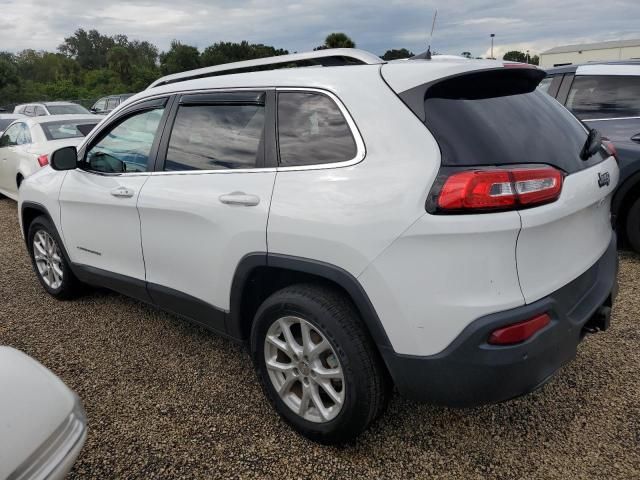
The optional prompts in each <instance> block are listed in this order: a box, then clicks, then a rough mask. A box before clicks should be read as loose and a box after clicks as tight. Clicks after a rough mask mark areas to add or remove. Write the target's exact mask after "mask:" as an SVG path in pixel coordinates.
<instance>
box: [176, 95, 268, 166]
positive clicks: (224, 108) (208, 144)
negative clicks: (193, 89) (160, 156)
mask: <svg viewBox="0 0 640 480" xmlns="http://www.w3.org/2000/svg"><path fill="white" fill-rule="evenodd" d="M264 120H265V116H264V105H255V104H250V105H225V104H220V105H181V106H180V108H179V109H178V113H177V114H176V119H175V122H174V125H173V130H172V132H171V138H170V140H169V148H168V149H167V159H166V161H165V167H164V169H165V170H167V171H179V170H221V169H237V168H255V167H256V165H257V163H258V159H259V158H260V152H261V150H262V145H263V142H262V138H263V132H264Z"/></svg>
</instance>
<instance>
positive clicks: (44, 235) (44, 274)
mask: <svg viewBox="0 0 640 480" xmlns="http://www.w3.org/2000/svg"><path fill="white" fill-rule="evenodd" d="M27 246H28V249H29V255H30V256H31V264H32V266H33V270H34V272H35V274H36V277H38V281H39V282H40V285H42V287H43V288H44V289H45V290H46V291H47V293H48V294H49V295H51V296H53V297H55V298H57V299H59V300H66V299H70V298H74V297H76V296H77V295H78V294H79V293H80V292H81V290H82V285H81V283H80V281H79V280H78V279H77V278H76V276H75V275H74V274H73V272H72V271H71V268H70V267H69V263H68V262H67V259H66V257H65V255H64V253H63V251H62V242H61V241H60V237H59V236H58V232H57V231H56V229H55V227H54V226H53V225H52V224H51V222H50V221H49V219H47V218H46V217H44V216H40V217H37V218H36V219H34V220H33V222H31V224H30V225H29V233H28V234H27Z"/></svg>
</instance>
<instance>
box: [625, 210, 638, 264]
mask: <svg viewBox="0 0 640 480" xmlns="http://www.w3.org/2000/svg"><path fill="white" fill-rule="evenodd" d="M625 231H626V233H627V239H628V240H629V245H631V248H632V249H633V251H635V252H636V253H640V198H638V199H636V201H635V202H633V205H631V208H630V209H629V213H627V222H626V225H625Z"/></svg>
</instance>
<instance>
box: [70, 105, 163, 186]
mask: <svg viewBox="0 0 640 480" xmlns="http://www.w3.org/2000/svg"><path fill="white" fill-rule="evenodd" d="M174 100H175V95H172V94H164V95H160V96H156V97H151V98H144V99H141V100H140V101H139V102H136V103H134V104H133V105H130V106H129V107H127V108H126V109H125V110H122V111H121V112H119V113H118V114H117V115H115V116H114V117H112V118H111V119H110V121H109V123H106V124H104V125H102V126H101V127H100V129H99V130H96V129H94V130H92V131H91V133H90V134H89V136H88V137H87V139H86V141H85V142H83V144H82V147H81V148H80V149H79V150H78V159H79V160H80V161H81V162H82V163H84V160H85V157H86V154H87V152H88V151H89V150H91V148H93V147H94V146H95V144H96V143H97V142H99V141H100V140H102V138H103V137H104V135H103V133H105V132H108V131H111V130H112V129H113V128H114V127H116V126H117V125H118V124H120V123H122V122H124V121H125V120H127V119H128V118H130V117H132V116H134V115H136V114H138V113H141V112H144V111H146V110H155V109H157V108H161V107H164V112H163V114H162V118H161V119H160V124H159V125H158V130H157V131H156V135H155V137H154V139H153V143H152V144H151V150H150V152H149V160H148V162H147V170H146V171H145V172H116V173H112V172H98V171H95V170H89V169H86V168H81V167H79V169H80V170H82V171H83V172H86V173H90V174H93V175H102V176H108V177H121V176H140V175H150V174H151V173H153V169H154V166H155V163H156V161H157V157H158V146H159V145H160V141H161V139H162V134H163V132H164V129H165V127H166V124H167V119H168V118H169V112H170V110H171V108H172V106H173V103H174Z"/></svg>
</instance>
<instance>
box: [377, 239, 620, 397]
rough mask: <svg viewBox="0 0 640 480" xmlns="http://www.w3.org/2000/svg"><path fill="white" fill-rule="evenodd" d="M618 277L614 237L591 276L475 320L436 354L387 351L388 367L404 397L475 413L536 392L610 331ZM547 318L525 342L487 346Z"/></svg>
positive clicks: (384, 355) (383, 352) (588, 274)
mask: <svg viewBox="0 0 640 480" xmlns="http://www.w3.org/2000/svg"><path fill="white" fill-rule="evenodd" d="M617 271H618V256H617V252H616V239H615V236H612V238H611V242H610V244H609V247H608V248H607V250H606V252H605V253H604V255H603V256H602V257H601V258H600V259H599V260H598V261H597V262H596V263H595V264H594V265H593V266H592V267H591V268H590V269H589V270H587V271H586V272H584V273H583V274H582V275H580V276H579V277H578V278H576V279H575V280H574V281H572V282H571V283H569V284H567V285H565V286H564V287H562V288H561V289H559V290H557V291H555V292H553V293H552V294H550V295H548V296H547V297H544V298H542V299H540V300H538V301H536V302H534V303H531V304H529V305H525V306H522V307H518V308H514V309H512V310H508V311H504V312H499V313H495V314H491V315H487V316H484V317H481V318H479V319H477V320H475V321H474V322H473V323H471V324H470V325H469V326H467V328H465V329H464V330H463V331H462V333H461V334H460V335H459V336H458V337H457V338H456V339H455V340H454V341H453V342H452V343H451V345H449V347H447V348H446V349H445V350H444V351H442V352H441V353H439V354H436V355H432V356H427V357H419V356H410V355H400V354H397V353H395V352H393V351H392V350H391V349H389V348H381V352H382V355H383V357H384V360H385V363H386V364H387V367H388V368H389V371H390V373H391V376H392V377H393V379H394V381H395V384H396V386H397V387H398V389H399V390H400V393H401V394H402V395H404V396H406V397H409V398H412V399H415V400H419V401H424V402H429V403H435V404H440V405H446V406H451V407H473V406H478V405H483V404H488V403H496V402H500V401H504V400H508V399H510V398H514V397H517V396H520V395H523V394H525V393H529V392H531V391H533V390H535V389H536V388H537V387H539V386H541V385H543V384H544V383H545V382H546V381H547V380H548V379H549V378H551V376H552V375H553V374H554V373H555V372H556V371H557V370H558V369H559V368H560V367H562V366H563V365H564V364H566V363H567V362H569V361H571V360H572V359H573V358H574V357H575V355H576V350H577V346H578V344H579V343H580V341H581V340H582V339H583V337H584V334H585V326H587V327H590V326H593V325H595V326H599V327H602V326H606V325H608V313H609V312H610V308H608V307H611V305H612V302H613V299H614V298H615V295H616V293H617V281H616V277H617ZM544 312H547V313H548V314H549V315H550V316H551V323H550V324H549V325H548V326H547V327H545V328H544V329H543V330H541V331H539V332H537V333H536V334H535V335H533V336H532V337H531V338H530V339H528V340H526V341H525V342H522V343H519V344H516V345H510V346H494V345H490V344H488V343H487V339H488V338H489V335H490V333H491V332H492V331H493V330H495V329H497V328H500V327H502V326H505V325H509V324H512V323H516V322H520V321H523V320H527V319H530V318H532V317H534V316H535V315H537V314H541V313H544ZM604 317H607V318H604Z"/></svg>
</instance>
